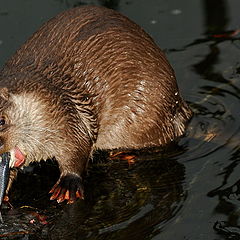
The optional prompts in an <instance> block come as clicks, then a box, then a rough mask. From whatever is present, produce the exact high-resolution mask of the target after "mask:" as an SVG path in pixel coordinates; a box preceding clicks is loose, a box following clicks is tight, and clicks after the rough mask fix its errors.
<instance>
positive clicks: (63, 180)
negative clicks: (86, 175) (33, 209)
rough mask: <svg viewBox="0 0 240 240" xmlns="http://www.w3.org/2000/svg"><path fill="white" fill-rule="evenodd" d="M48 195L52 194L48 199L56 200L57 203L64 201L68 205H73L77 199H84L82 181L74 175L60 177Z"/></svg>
mask: <svg viewBox="0 0 240 240" xmlns="http://www.w3.org/2000/svg"><path fill="white" fill-rule="evenodd" d="M49 193H52V196H51V198H50V199H51V200H55V199H56V200H57V202H58V203H61V202H63V201H65V200H67V203H68V204H70V203H74V202H75V201H76V200H77V199H78V198H80V199H83V198H84V197H83V184H82V179H81V177H80V176H78V175H75V174H67V175H65V176H61V177H60V178H59V180H58V181H57V183H56V184H55V185H54V186H53V188H52V189H51V190H50V192H49Z"/></svg>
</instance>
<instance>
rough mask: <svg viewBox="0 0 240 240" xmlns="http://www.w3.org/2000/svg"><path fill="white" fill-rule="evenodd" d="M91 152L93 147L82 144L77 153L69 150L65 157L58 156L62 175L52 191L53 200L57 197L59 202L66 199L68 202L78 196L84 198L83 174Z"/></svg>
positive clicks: (73, 200)
mask: <svg viewBox="0 0 240 240" xmlns="http://www.w3.org/2000/svg"><path fill="white" fill-rule="evenodd" d="M84 147H85V149H84ZM83 149H84V150H83ZM90 152H91V147H90V146H88V147H86V145H85V146H82V149H81V150H79V151H77V152H76V151H75V153H74V152H72V153H71V155H70V154H69V152H68V153H67V154H64V155H65V156H66V157H65V158H64V157H63V156H61V158H57V157H56V159H57V161H58V164H59V168H60V172H61V175H60V178H59V180H58V181H57V183H56V184H55V185H54V186H53V188H52V189H51V191H50V193H52V196H51V198H50V199H51V200H55V199H56V200H57V202H58V203H60V202H63V201H64V200H66V201H67V202H68V203H73V202H75V201H76V200H77V199H78V198H80V199H83V198H84V195H83V193H84V190H83V183H82V177H81V175H82V173H83V172H84V171H85V169H86V167H87V163H88V159H89V155H90ZM70 156H71V157H70ZM59 159H61V160H59ZM63 159H64V160H63Z"/></svg>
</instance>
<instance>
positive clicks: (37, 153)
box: [7, 93, 58, 167]
mask: <svg viewBox="0 0 240 240" xmlns="http://www.w3.org/2000/svg"><path fill="white" fill-rule="evenodd" d="M11 98H12V101H13V103H14V104H13V106H12V107H11V108H9V110H8V113H7V115H8V117H9V119H10V122H11V124H12V127H11V128H12V129H11V142H12V143H11V145H12V147H11V148H12V150H11V151H10V154H11V160H10V166H11V167H13V166H14V164H15V163H16V161H17V163H18V162H19V159H18V158H17V157H16V154H17V150H20V152H22V153H23V154H24V155H25V156H26V165H28V164H29V163H30V162H32V161H40V160H41V159H43V160H45V159H47V158H51V157H53V156H54V153H55V151H56V146H55V145H54V139H55V138H56V136H58V129H56V124H55V123H54V122H53V120H52V119H51V118H50V117H49V114H48V112H47V111H48V109H49V106H47V104H46V103H45V102H44V101H41V100H40V99H39V98H38V97H37V96H35V95H33V94H26V93H25V94H18V95H15V94H13V95H12V96H11ZM15 166H16V165H15Z"/></svg>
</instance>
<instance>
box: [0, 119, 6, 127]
mask: <svg viewBox="0 0 240 240" xmlns="http://www.w3.org/2000/svg"><path fill="white" fill-rule="evenodd" d="M5 123H6V121H5V119H4V118H0V126H3V125H5Z"/></svg>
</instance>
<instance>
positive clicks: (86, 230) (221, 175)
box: [0, 0, 240, 240]
mask: <svg viewBox="0 0 240 240" xmlns="http://www.w3.org/2000/svg"><path fill="white" fill-rule="evenodd" d="M81 4H100V5H105V6H107V7H111V8H115V9H117V10H118V11H120V12H122V13H124V14H125V15H127V16H128V17H130V18H131V19H133V20H134V21H135V22H137V23H138V24H139V25H141V26H142V27H143V28H144V29H145V30H146V31H147V32H148V33H150V34H151V35H152V36H153V38H154V39H155V41H156V42H157V43H158V44H159V46H160V47H161V48H162V49H164V50H165V51H166V53H167V56H168V59H169V60H170V62H171V64H172V66H173V68H174V69H175V72H176V75H177V79H178V84H179V87H180V89H181V92H182V95H183V96H184V98H185V99H186V100H187V101H188V102H189V104H190V105H191V107H192V109H193V111H194V113H195V116H194V118H193V120H192V121H191V123H190V126H189V128H188V132H187V134H186V136H185V137H184V138H182V139H181V140H180V142H179V143H178V145H175V146H171V147H169V148H168V149H165V151H164V152H160V151H149V152H145V153H138V157H137V159H136V162H135V164H133V165H129V164H128V163H127V162H126V161H123V160H121V159H115V160H114V161H113V160H109V159H108V157H107V156H101V155H97V156H96V157H95V161H94V163H93V164H91V166H90V169H89V172H88V175H87V177H86V182H85V188H86V199H85V201H78V202H77V203H75V204H73V205H65V204H60V205H58V204H56V203H55V202H50V201H49V200H48V197H49V196H48V195H47V192H48V190H49V189H50V188H51V186H52V185H53V184H54V183H55V180H56V179H57V177H58V171H57V168H56V166H54V165H52V164H51V163H50V162H48V163H47V164H41V165H40V166H35V167H33V168H34V172H26V173H24V174H20V176H19V180H18V181H17V182H16V184H15V185H14V186H13V189H12V194H11V202H12V203H13V205H14V209H13V210H10V211H9V210H5V211H3V217H4V219H5V224H4V225H3V226H0V236H1V237H2V238H4V236H8V237H9V238H8V239H91V240H93V239H114V240H118V239H119V240H120V239H153V240H158V239H160V240H162V239H163V240H181V239H185V240H188V239H191V240H205V239H209V240H221V239H240V222H239V216H240V201H239V199H240V165H239V163H240V148H239V145H238V142H239V135H240V133H239V128H240V114H239V102H240V99H239V98H240V34H238V35H237V34H235V35H234V34H232V35H231V33H233V32H232V31H235V30H237V29H239V28H240V25H239V9H240V2H239V1H238V0H228V1H227V0H225V1H224V0H205V1H204V0H195V1H192V0H181V1H180V0H167V1H166V0H148V1H146V0H145V1H144V0H129V1H124V0H119V1H118V0H115V1H114V0H113V1H110V0H109V1H107V0H106V1H103V0H102V1H100V0H99V1H96V0H95V1H87V0H86V1H73V0H42V1H37V0H31V1H30V0H11V1H5V0H1V1H0V29H1V34H0V56H1V58H0V65H2V64H3V63H4V61H6V59H7V58H8V57H9V56H10V55H11V54H13V53H14V51H15V50H16V49H17V48H18V47H19V46H20V45H21V44H22V43H23V42H24V41H25V40H26V39H27V38H28V37H29V36H30V35H31V34H32V33H33V32H34V31H35V30H36V29H37V28H38V27H39V26H40V25H41V24H42V23H43V22H44V21H46V20H47V19H49V18H50V17H52V16H54V15H56V14H57V13H58V12H60V11H62V10H64V9H67V8H70V7H73V6H77V5H81ZM235 33H236V32H235ZM37 214H40V215H37ZM42 216H46V217H47V219H46V221H47V224H44V223H46V222H45V221H44V220H43V219H42V218H41V217H42ZM32 219H34V220H35V222H33V221H32ZM6 239H7V238H6Z"/></svg>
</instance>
